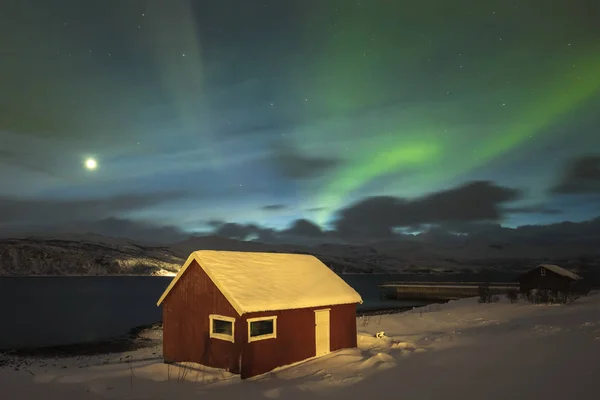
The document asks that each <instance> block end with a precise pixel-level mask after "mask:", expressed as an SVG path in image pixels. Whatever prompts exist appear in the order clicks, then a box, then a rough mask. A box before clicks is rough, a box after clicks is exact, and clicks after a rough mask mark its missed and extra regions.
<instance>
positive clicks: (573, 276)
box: [538, 264, 583, 281]
mask: <svg viewBox="0 0 600 400" xmlns="http://www.w3.org/2000/svg"><path fill="white" fill-rule="evenodd" d="M538 267H542V268H545V269H547V270H550V271H552V272H554V273H555V274H558V275H562V276H566V277H568V278H571V279H573V280H575V281H578V280H580V279H583V278H582V277H581V276H579V275H577V274H576V273H574V272H571V271H569V270H566V269H564V268H562V267H559V266H558V265H554V264H540V265H538Z"/></svg>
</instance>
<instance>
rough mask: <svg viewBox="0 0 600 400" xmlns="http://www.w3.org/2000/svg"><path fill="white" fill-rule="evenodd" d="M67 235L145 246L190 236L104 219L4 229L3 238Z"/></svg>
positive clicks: (0, 231) (169, 229) (172, 229)
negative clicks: (102, 237) (92, 235)
mask: <svg viewBox="0 0 600 400" xmlns="http://www.w3.org/2000/svg"><path fill="white" fill-rule="evenodd" d="M66 234H75V235H86V234H88V235H89V234H94V235H103V236H108V237H114V238H123V239H130V240H133V241H136V242H141V243H146V244H169V243H175V242H178V241H182V240H185V239H186V238H187V237H188V236H189V235H188V234H186V233H185V232H183V231H181V230H180V229H179V228H177V227H174V226H160V225H156V224H153V223H150V222H145V221H134V220H130V219H123V218H105V219H101V220H98V221H83V222H70V223H64V224H59V225H55V224H53V225H52V226H48V225H44V226H39V225H35V224H29V225H20V226H19V227H17V228H13V229H7V228H5V229H2V227H1V226H0V236H3V237H10V236H37V235H43V236H46V235H52V236H59V237H60V235H66Z"/></svg>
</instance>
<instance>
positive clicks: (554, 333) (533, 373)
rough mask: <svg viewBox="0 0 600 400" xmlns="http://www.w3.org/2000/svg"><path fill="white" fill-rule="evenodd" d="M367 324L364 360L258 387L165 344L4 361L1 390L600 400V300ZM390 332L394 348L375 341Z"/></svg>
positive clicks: (433, 310)
mask: <svg viewBox="0 0 600 400" xmlns="http://www.w3.org/2000/svg"><path fill="white" fill-rule="evenodd" d="M357 324H358V329H359V332H360V333H359V348H358V349H350V350H343V351H340V352H336V353H333V354H330V355H328V356H326V357H322V358H320V359H314V360H309V361H305V362H302V363H299V364H297V365H294V366H290V367H285V368H281V369H279V370H277V371H274V372H272V373H269V374H266V375H263V376H260V377H255V378H253V379H250V380H247V381H241V380H240V379H239V377H237V376H235V375H231V374H228V373H225V372H222V371H218V370H212V369H208V368H203V367H201V366H198V365H186V366H167V365H165V364H163V363H162V360H161V352H160V346H159V343H160V341H159V340H157V341H156V343H157V345H154V346H151V347H147V348H144V349H139V350H135V351H132V352H128V353H119V354H109V355H102V356H89V357H73V358H62V359H61V358H59V359H31V358H28V359H17V358H14V357H13V358H7V357H6V356H5V357H4V358H0V364H2V363H3V364H4V366H3V367H0V388H2V398H4V399H11V400H12V399H37V398H40V399H42V398H43V399H48V400H52V399H61V400H71V399H73V400H74V399H167V398H176V399H180V400H186V399H197V398H198V395H203V394H204V395H206V396H210V398H211V399H242V398H243V399H245V400H253V399H286V400H287V399H290V400H296V399H314V398H319V397H325V398H327V399H345V400H351V399H365V398H367V399H368V398H374V397H377V398H381V399H385V398H391V397H394V398H399V397H402V398H404V399H416V400H419V399H460V400H470V399H477V400H480V399H488V400H493V399H502V400H505V399H545V400H547V399H561V400H563V399H566V398H568V399H580V398H581V399H592V398H600V293H592V295H590V296H589V297H587V298H582V299H579V300H577V301H576V302H575V303H573V304H570V305H560V306H540V305H537V306H536V305H529V304H526V303H523V302H520V303H517V304H508V302H505V301H503V302H500V303H497V304H478V303H477V301H476V299H463V300H458V301H454V302H450V303H448V304H443V305H433V306H427V307H423V308H422V309H415V310H413V311H411V312H408V313H403V314H395V315H389V316H381V317H380V316H375V317H363V318H359V319H358V320H357ZM380 331H384V332H385V333H386V335H387V336H388V337H386V338H382V339H377V338H375V337H374V334H375V333H377V332H380ZM148 334H150V335H152V334H154V335H156V334H157V333H156V331H153V332H149V333H148ZM154 339H156V338H154ZM15 369H18V370H15Z"/></svg>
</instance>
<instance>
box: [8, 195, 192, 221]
mask: <svg viewBox="0 0 600 400" xmlns="http://www.w3.org/2000/svg"><path fill="white" fill-rule="evenodd" d="M185 195H186V193H184V192H179V191H177V192H175V191H174V192H164V193H151V194H148V193H141V194H135V195H121V196H113V197H107V198H94V199H84V200H56V199H52V200H50V199H29V198H13V197H0V226H1V225H3V224H4V225H9V224H10V225H19V224H23V225H30V226H45V225H49V224H55V223H66V222H72V221H96V220H100V219H104V218H110V217H114V216H115V215H118V214H120V213H126V212H130V211H139V210H141V209H144V208H147V207H151V206H154V205H157V204H160V203H164V202H168V201H170V200H176V199H181V198H183V197H184V196H185Z"/></svg>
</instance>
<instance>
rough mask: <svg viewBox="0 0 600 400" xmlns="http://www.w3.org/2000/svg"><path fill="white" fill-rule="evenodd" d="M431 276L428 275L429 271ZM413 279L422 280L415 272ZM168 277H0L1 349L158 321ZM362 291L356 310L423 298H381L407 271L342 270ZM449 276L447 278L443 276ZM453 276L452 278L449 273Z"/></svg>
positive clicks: (106, 334) (75, 339) (92, 337)
mask: <svg viewBox="0 0 600 400" xmlns="http://www.w3.org/2000/svg"><path fill="white" fill-rule="evenodd" d="M428 277H429V280H431V278H432V277H431V276H428ZM413 278H414V280H424V279H423V278H422V277H421V279H418V278H415V277H413ZM171 279H172V278H170V277H150V276H104V277H97V276H90V277H87V276H80V277H14V278H0V301H1V304H2V305H3V313H2V314H1V315H2V318H1V319H0V349H10V348H20V347H39V346H54V345H61V344H72V343H80V342H88V341H97V340H103V339H107V338H111V337H114V336H118V335H122V334H125V333H127V332H128V331H129V330H130V329H131V328H133V327H136V326H140V325H146V324H151V323H154V322H159V321H160V320H161V309H160V308H159V307H156V301H157V300H158V298H159V297H160V295H161V294H162V292H163V291H164V290H165V289H166V287H167V286H168V284H169V282H170V281H171ZM343 279H344V280H345V281H346V282H347V283H348V284H349V285H350V286H352V287H353V288H354V289H355V290H356V291H357V292H359V293H360V294H361V296H362V297H363V301H364V303H363V304H361V305H359V307H358V311H368V310H374V309H383V308H404V307H413V306H418V305H424V304H427V303H425V302H416V301H394V300H380V293H379V288H378V287H377V286H378V285H380V284H382V283H384V282H386V281H394V280H406V275H344V276H343ZM445 279H447V278H445ZM453 280H455V279H453Z"/></svg>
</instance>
